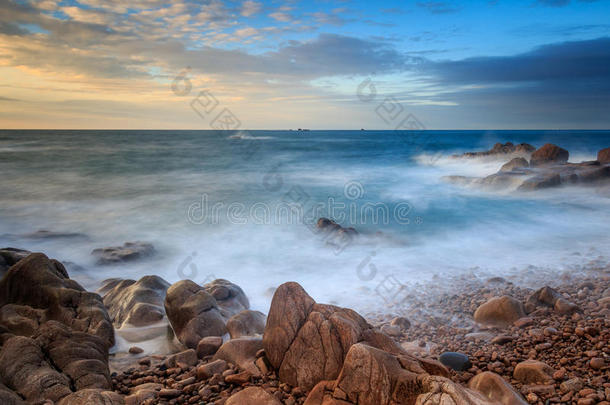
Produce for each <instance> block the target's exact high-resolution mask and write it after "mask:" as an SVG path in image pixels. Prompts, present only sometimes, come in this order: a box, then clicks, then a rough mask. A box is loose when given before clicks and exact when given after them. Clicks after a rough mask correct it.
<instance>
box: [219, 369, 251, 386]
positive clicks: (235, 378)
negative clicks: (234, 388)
mask: <svg viewBox="0 0 610 405" xmlns="http://www.w3.org/2000/svg"><path fill="white" fill-rule="evenodd" d="M251 378H252V374H250V373H249V372H247V371H242V372H241V373H237V374H231V375H228V376H226V377H225V382H226V383H227V384H236V385H244V384H245V383H247V382H249V381H250V379H251Z"/></svg>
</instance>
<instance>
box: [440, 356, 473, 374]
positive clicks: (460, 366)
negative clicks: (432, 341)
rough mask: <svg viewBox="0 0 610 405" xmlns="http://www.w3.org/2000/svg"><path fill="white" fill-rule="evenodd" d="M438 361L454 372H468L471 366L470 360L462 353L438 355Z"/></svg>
mask: <svg viewBox="0 0 610 405" xmlns="http://www.w3.org/2000/svg"><path fill="white" fill-rule="evenodd" d="M438 360H439V361H440V362H441V363H442V364H443V365H444V366H447V367H449V368H450V369H452V370H455V371H464V370H468V369H469V368H470V367H471V366H472V365H471V363H470V359H469V358H468V356H466V355H465V354H463V353H457V352H445V353H443V354H441V355H440V357H439V358H438Z"/></svg>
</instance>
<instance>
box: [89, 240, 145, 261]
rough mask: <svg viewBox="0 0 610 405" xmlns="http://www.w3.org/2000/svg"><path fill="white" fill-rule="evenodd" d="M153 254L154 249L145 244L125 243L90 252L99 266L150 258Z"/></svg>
mask: <svg viewBox="0 0 610 405" xmlns="http://www.w3.org/2000/svg"><path fill="white" fill-rule="evenodd" d="M154 253H155V248H154V247H153V245H152V244H150V243H147V242H126V243H125V244H123V246H112V247H106V248H98V249H94V250H93V251H92V252H91V254H92V255H93V256H94V257H95V258H96V259H97V264H99V265H107V264H117V263H124V262H130V261H134V260H138V259H142V258H145V257H149V256H152V255H153V254H154Z"/></svg>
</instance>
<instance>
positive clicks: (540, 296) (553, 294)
mask: <svg viewBox="0 0 610 405" xmlns="http://www.w3.org/2000/svg"><path fill="white" fill-rule="evenodd" d="M541 306H542V307H543V306H547V307H553V308H554V309H555V311H557V312H558V313H560V314H569V313H572V312H574V311H576V310H578V306H577V305H575V304H572V303H570V302H568V301H567V300H566V299H565V298H563V296H562V295H561V294H560V293H559V292H557V291H555V290H554V289H552V288H551V287H548V286H546V287H542V288H541V289H539V290H537V291H536V292H534V293H532V294H531V295H530V296H529V297H527V299H526V301H525V310H526V312H527V313H531V312H534V311H535V310H536V309H537V308H539V307H541Z"/></svg>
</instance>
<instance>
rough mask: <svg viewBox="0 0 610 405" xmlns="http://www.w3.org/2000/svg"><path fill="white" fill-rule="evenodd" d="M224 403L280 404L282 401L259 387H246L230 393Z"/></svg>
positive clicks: (246, 404)
mask: <svg viewBox="0 0 610 405" xmlns="http://www.w3.org/2000/svg"><path fill="white" fill-rule="evenodd" d="M225 405H282V403H281V402H280V400H279V399H277V398H276V397H274V396H273V395H271V394H269V393H268V392H267V391H265V390H264V389H262V388H260V387H248V388H246V389H244V390H243V391H239V392H238V393H236V394H233V395H231V396H230V397H229V399H227V402H225Z"/></svg>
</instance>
